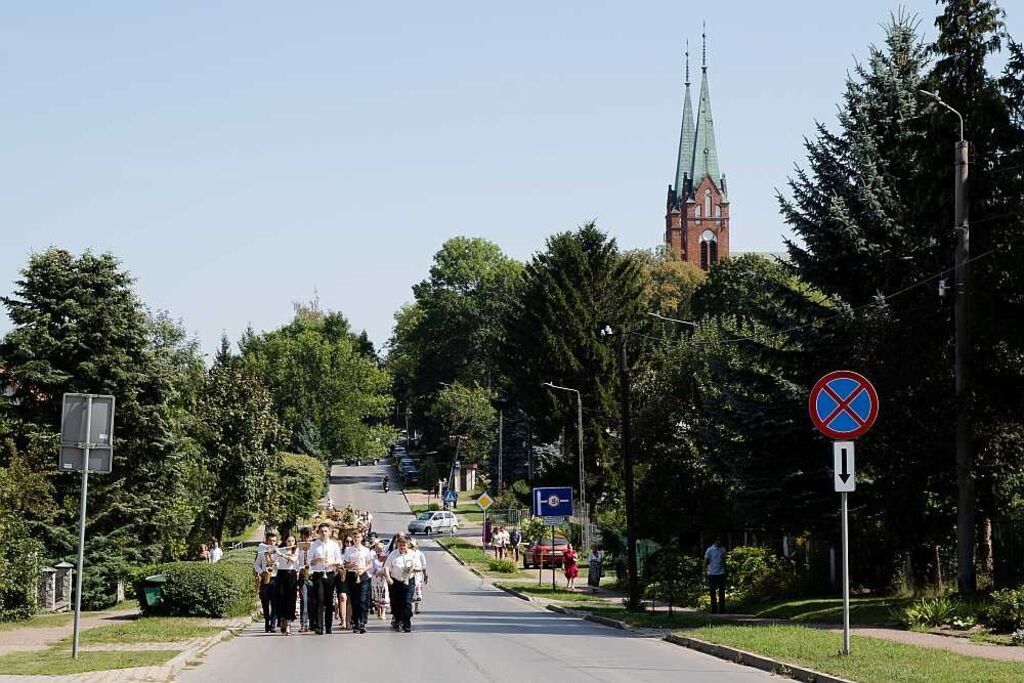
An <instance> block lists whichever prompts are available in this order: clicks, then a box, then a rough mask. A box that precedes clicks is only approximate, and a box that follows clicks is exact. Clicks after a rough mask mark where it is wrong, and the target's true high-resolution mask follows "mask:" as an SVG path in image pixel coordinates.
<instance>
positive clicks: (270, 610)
mask: <svg viewBox="0 0 1024 683" xmlns="http://www.w3.org/2000/svg"><path fill="white" fill-rule="evenodd" d="M276 552H277V534H276V533H274V532H273V531H267V532H266V534H264V536H263V543H260V545H259V547H258V548H257V549H256V561H255V562H253V565H252V570H253V573H255V574H256V576H258V577H259V579H260V605H261V606H262V607H263V630H264V631H265V632H266V633H273V632H274V629H275V628H276V627H277V615H276V614H274V591H275V588H276V586H277V584H276V582H275V581H274V578H275V576H276V575H277V562H276V557H275V554H276Z"/></svg>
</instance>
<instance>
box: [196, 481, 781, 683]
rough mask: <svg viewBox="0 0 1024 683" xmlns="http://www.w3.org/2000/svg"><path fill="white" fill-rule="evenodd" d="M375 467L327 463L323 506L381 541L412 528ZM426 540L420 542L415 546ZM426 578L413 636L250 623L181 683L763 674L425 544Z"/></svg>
mask: <svg viewBox="0 0 1024 683" xmlns="http://www.w3.org/2000/svg"><path fill="white" fill-rule="evenodd" d="M383 471H384V468H383V467H376V466H371V467H343V466H340V465H335V466H334V467H333V470H332V476H331V491H330V493H331V498H332V499H333V500H334V502H335V504H336V505H339V506H343V505H345V504H347V503H352V504H353V505H354V506H355V507H357V508H363V509H368V510H370V511H372V512H373V516H374V528H375V529H376V530H377V531H378V532H380V533H381V534H382V535H384V534H390V533H392V532H395V531H399V530H403V531H404V530H405V526H406V524H407V522H408V520H409V519H410V516H409V510H408V506H407V505H406V502H405V498H404V497H403V496H402V493H401V491H400V490H396V489H392V491H391V493H389V494H384V493H383V491H382V490H381V487H380V477H381V475H382V474H383ZM420 538H422V537H420ZM422 548H423V551H424V553H425V554H426V556H427V562H428V567H429V574H430V583H429V585H428V586H427V590H426V593H425V595H424V608H423V609H424V612H423V614H421V615H418V616H417V617H416V618H415V619H414V621H413V633H411V634H402V633H394V632H393V631H391V629H390V628H389V626H388V622H387V621H386V620H385V621H376V620H375V619H374V618H371V621H370V623H369V626H368V629H367V633H366V634H365V635H356V634H352V633H350V632H348V631H341V632H340V633H339V632H335V633H334V635H332V636H314V635H306V634H303V635H301V636H298V635H296V636H292V637H290V638H286V637H283V636H281V635H279V634H265V633H264V632H263V625H262V623H253V625H252V626H250V627H249V628H247V629H246V630H245V631H244V632H243V633H242V634H240V635H239V636H238V637H236V638H234V639H232V640H231V641H229V642H227V643H225V644H222V645H218V646H216V647H215V648H214V649H213V650H211V651H210V652H209V653H208V654H207V656H206V658H205V660H204V663H203V664H202V665H200V666H199V667H197V668H195V669H191V670H187V671H185V672H184V673H183V674H182V675H181V680H183V681H217V682H218V683H224V682H226V681H241V680H245V681H272V680H273V681H281V680H292V681H327V680H340V679H342V678H350V677H353V676H354V677H356V678H357V679H363V680H376V681H397V680H401V679H403V678H404V679H406V680H426V681H441V680H443V681H450V682H457V681H520V682H522V681H540V680H558V681H678V680H681V679H685V680H687V681H703V680H715V681H722V680H729V681H745V680H761V679H767V678H770V677H769V676H768V674H765V673H762V672H760V671H756V670H753V669H748V668H745V667H741V666H738V665H735V664H731V663H728V662H724V661H721V660H718V659H715V658H713V657H708V656H706V655H702V654H699V653H696V652H693V651H691V650H687V649H685V648H682V647H678V646H676V645H671V644H669V643H665V642H663V641H661V640H659V639H657V638H653V637H652V638H648V637H641V636H636V635H632V634H629V633H625V632H623V631H619V630H617V629H613V628H609V627H606V626H600V625H597V624H593V623H591V622H588V621H583V620H581V619H577V618H574V617H568V616H564V615H560V614H556V613H554V612H550V611H547V610H545V609H542V608H540V607H538V606H536V605H533V604H530V603H527V602H524V601H522V600H518V599H516V598H514V597H512V596H510V595H508V594H506V593H504V592H502V591H500V590H498V589H496V588H493V587H491V586H489V585H488V584H486V583H485V582H484V581H482V580H481V579H480V578H478V577H476V576H474V575H473V574H471V573H470V572H469V571H468V570H466V569H465V568H463V567H462V566H460V565H459V564H458V563H456V562H455V560H454V559H452V558H451V557H450V556H449V555H448V554H447V553H446V552H445V551H444V550H443V549H441V548H440V547H439V546H438V545H437V544H436V543H434V542H433V541H426V542H424V543H423V544H422Z"/></svg>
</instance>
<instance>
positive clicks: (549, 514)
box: [533, 486, 572, 592]
mask: <svg viewBox="0 0 1024 683" xmlns="http://www.w3.org/2000/svg"><path fill="white" fill-rule="evenodd" d="M533 516H534V517H541V518H543V519H544V524H546V525H547V526H549V527H551V590H552V592H554V590H555V527H556V526H558V525H560V524H564V523H565V519H566V517H570V516H572V487H571V486H539V487H537V488H534V489H533ZM543 569H544V556H543V554H542V555H541V558H540V569H538V570H537V582H538V584H537V585H540V575H541V572H542V571H543Z"/></svg>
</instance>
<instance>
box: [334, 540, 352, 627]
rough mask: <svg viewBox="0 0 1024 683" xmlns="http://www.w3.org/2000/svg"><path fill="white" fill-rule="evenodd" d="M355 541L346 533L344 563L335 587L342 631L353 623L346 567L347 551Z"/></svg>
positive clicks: (342, 543) (342, 551)
mask: <svg viewBox="0 0 1024 683" xmlns="http://www.w3.org/2000/svg"><path fill="white" fill-rule="evenodd" d="M354 543H355V542H354V541H353V540H352V536H348V535H346V536H345V538H344V540H342V542H341V557H342V565H341V566H340V567H339V568H338V576H337V577H336V580H335V584H334V585H335V589H336V591H337V594H338V595H337V598H338V601H337V603H336V605H337V617H338V623H339V626H338V628H340V629H341V630H342V631H344V630H346V629H348V628H349V626H351V625H352V604H351V603H350V602H349V600H348V583H347V582H346V578H347V576H348V571H347V569H346V568H345V559H344V558H345V553H346V552H347V551H348V549H349V548H351V547H352V545H353V544H354Z"/></svg>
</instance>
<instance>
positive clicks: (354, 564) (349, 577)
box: [341, 532, 373, 633]
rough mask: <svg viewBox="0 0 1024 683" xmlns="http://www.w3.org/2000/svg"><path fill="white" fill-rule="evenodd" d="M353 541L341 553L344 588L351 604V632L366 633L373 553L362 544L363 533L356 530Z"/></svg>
mask: <svg viewBox="0 0 1024 683" xmlns="http://www.w3.org/2000/svg"><path fill="white" fill-rule="evenodd" d="M352 540H353V543H352V545H350V546H349V547H347V548H345V552H343V553H342V555H341V561H342V564H344V565H345V588H346V591H347V592H348V602H349V604H350V605H352V632H353V633H366V613H367V611H368V610H369V609H370V581H371V580H372V577H371V576H370V570H371V569H372V565H373V553H372V552H371V551H370V549H369V548H367V547H366V546H365V545H363V535H362V534H361V533H359V532H356V533H355V535H354V536H353V538H352Z"/></svg>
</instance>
